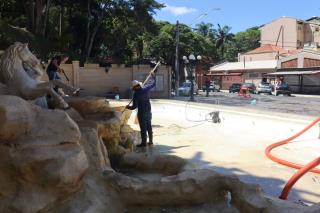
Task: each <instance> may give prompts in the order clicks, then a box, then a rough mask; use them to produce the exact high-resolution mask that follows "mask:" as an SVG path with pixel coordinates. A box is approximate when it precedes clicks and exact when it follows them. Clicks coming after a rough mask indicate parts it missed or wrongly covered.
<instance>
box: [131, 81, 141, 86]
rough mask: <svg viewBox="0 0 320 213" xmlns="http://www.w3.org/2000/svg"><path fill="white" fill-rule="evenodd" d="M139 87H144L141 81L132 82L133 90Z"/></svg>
mask: <svg viewBox="0 0 320 213" xmlns="http://www.w3.org/2000/svg"><path fill="white" fill-rule="evenodd" d="M138 85H139V86H140V87H142V83H141V82H140V81H137V80H133V81H132V88H133V87H135V86H138Z"/></svg>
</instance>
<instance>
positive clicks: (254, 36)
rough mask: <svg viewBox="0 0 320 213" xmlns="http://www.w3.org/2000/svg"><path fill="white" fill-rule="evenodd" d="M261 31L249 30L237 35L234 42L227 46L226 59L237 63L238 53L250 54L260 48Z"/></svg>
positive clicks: (255, 28) (256, 28) (254, 28)
mask: <svg viewBox="0 0 320 213" xmlns="http://www.w3.org/2000/svg"><path fill="white" fill-rule="evenodd" d="M259 41H260V30H259V28H258V27H253V28H249V29H247V30H246V31H244V32H239V33H236V34H235V36H234V37H233V39H232V41H231V42H229V43H228V44H227V45H226V54H225V57H226V59H227V60H228V61H237V59H238V53H244V52H248V51H250V50H253V49H255V48H257V47H259V46H260V42H259Z"/></svg>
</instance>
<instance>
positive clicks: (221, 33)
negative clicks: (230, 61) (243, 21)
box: [214, 24, 234, 58]
mask: <svg viewBox="0 0 320 213" xmlns="http://www.w3.org/2000/svg"><path fill="white" fill-rule="evenodd" d="M230 30H231V27H229V26H223V27H221V26H220V24H218V29H214V34H215V37H216V47H217V48H220V51H221V57H222V58H223V57H224V49H225V45H226V44H227V43H228V42H229V41H231V40H232V38H233V36H234V35H233V34H232V33H230Z"/></svg>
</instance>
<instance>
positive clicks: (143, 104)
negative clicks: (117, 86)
mask: <svg viewBox="0 0 320 213" xmlns="http://www.w3.org/2000/svg"><path fill="white" fill-rule="evenodd" d="M155 85H156V81H155V73H154V72H152V73H151V74H150V78H148V80H147V82H145V84H144V85H143V84H142V83H141V82H139V81H137V80H134V81H132V89H133V91H134V94H133V101H132V103H133V104H132V106H129V105H127V106H126V108H127V109H130V110H134V109H136V108H138V120H139V125H140V134H141V144H139V145H137V147H145V146H146V145H147V143H146V142H147V132H148V136H149V142H148V145H153V133H152V126H151V119H152V114H151V104H150V97H149V92H150V90H151V89H152V88H154V87H155Z"/></svg>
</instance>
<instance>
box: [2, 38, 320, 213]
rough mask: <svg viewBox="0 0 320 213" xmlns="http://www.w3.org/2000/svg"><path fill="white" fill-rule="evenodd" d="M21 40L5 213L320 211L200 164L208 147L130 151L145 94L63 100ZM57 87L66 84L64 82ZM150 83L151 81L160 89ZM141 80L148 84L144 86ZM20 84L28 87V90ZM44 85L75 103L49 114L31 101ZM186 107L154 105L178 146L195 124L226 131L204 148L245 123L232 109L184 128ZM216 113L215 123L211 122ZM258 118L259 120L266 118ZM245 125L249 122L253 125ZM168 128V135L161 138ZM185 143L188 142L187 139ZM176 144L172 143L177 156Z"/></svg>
mask: <svg viewBox="0 0 320 213" xmlns="http://www.w3.org/2000/svg"><path fill="white" fill-rule="evenodd" d="M14 45H16V46H13V47H10V48H8V50H7V51H6V52H5V53H4V54H3V55H2V57H1V62H0V80H1V85H0V94H1V95H0V153H1V155H0V156H1V157H0V159H1V160H0V162H1V163H0V170H1V172H0V180H1V181H0V189H1V190H0V211H1V212H9V213H10V212H26V213H29V212H30V213H31V212H97V213H98V212H112V213H113V212H114V213H118V212H119V213H121V212H130V213H140V212H141V213H142V212H184V213H187V212H310V213H311V212H314V213H315V212H319V211H320V206H319V205H316V204H315V205H313V206H304V205H301V204H297V203H294V202H291V201H284V200H281V199H278V198H277V197H272V196H270V195H267V194H266V193H264V191H263V190H262V189H261V187H260V186H259V185H256V184H249V183H245V182H244V181H242V180H240V179H239V178H238V177H237V176H235V175H225V174H220V173H218V172H217V171H216V170H215V169H210V168H209V167H205V166H203V167H202V168H199V165H197V163H199V162H200V159H201V156H202V154H201V153H198V154H197V155H196V156H195V158H194V160H192V159H191V160H187V159H188V158H182V157H179V156H175V155H174V154H170V153H169V152H170V151H169V150H170V146H165V145H164V144H162V145H160V144H158V142H157V143H156V144H155V145H153V146H154V148H152V149H147V150H146V151H145V152H134V151H132V146H133V143H139V141H137V137H136V136H137V135H138V132H137V130H136V129H135V127H134V126H133V124H131V123H129V122H128V120H129V119H130V117H131V111H129V110H125V109H126V108H130V109H134V108H135V106H137V105H138V108H139V104H140V102H139V101H140V100H141V99H139V98H140V97H139V96H137V95H135V96H134V98H133V105H132V106H131V105H130V107H128V102H124V101H117V100H110V101H106V100H105V99H104V98H98V97H84V96H81V94H80V97H69V98H67V99H65V100H64V99H62V98H61V97H60V96H58V95H56V94H55V93H54V90H53V87H54V86H55V84H52V83H40V82H37V81H36V80H32V78H31V77H30V76H28V75H27V74H24V73H26V71H25V66H24V64H27V65H28V69H32V70H34V71H39V72H38V73H40V74H41V73H42V68H41V66H38V65H39V63H38V62H39V60H38V59H37V58H36V57H35V56H34V55H33V54H32V53H31V52H30V51H29V49H28V47H27V45H23V44H14ZM15 47H16V49H14V48H15ZM158 66H160V63H158V64H157V65H156V66H155V67H154V68H153V69H152V71H151V72H150V75H149V76H150V78H153V79H154V76H155V75H156V72H155V71H156V69H157V68H158ZM152 81H153V80H152ZM10 82H16V83H15V84H11V83H10ZM147 82H148V81H147ZM55 83H57V84H58V85H59V86H64V87H66V85H63V84H61V83H60V82H59V83H58V82H55ZM151 83H152V84H151V86H150V87H152V86H153V82H151ZM41 85H43V88H42V86H41ZM134 86H140V87H141V89H144V88H148V89H149V88H150V87H148V86H147V85H140V83H139V82H138V83H137V82H136V84H135V85H134ZM22 87H24V88H28V89H25V90H24V91H22V90H21V88H22ZM39 87H40V88H41V89H45V91H47V92H49V93H50V94H52V96H54V97H55V98H56V101H57V102H58V103H59V106H61V107H62V108H66V106H70V109H66V110H59V109H55V110H50V109H45V108H41V107H39V106H36V105H35V104H34V103H33V102H32V100H34V99H35V98H37V97H41V96H43V95H44V93H43V91H42V90H40V89H39ZM68 88H69V87H68ZM70 89H71V88H70ZM19 91H20V93H19ZM142 91H143V90H142ZM137 94H138V93H137ZM146 94H147V93H146ZM143 95H145V94H143ZM144 100H147V101H148V99H144ZM147 104H148V103H147ZM179 104H181V103H175V104H174V105H172V104H166V103H164V104H161V101H159V102H158V103H156V102H152V105H153V106H154V110H153V115H155V118H156V119H157V120H156V121H157V122H159V123H157V124H159V125H160V127H161V126H163V127H164V128H163V130H161V128H159V129H157V130H156V131H154V135H153V136H154V137H156V139H159V141H160V140H161V139H165V140H167V141H168V142H169V141H170V140H176V139H178V138H179V137H182V140H181V145H180V148H188V147H189V146H190V147H191V146H192V144H191V143H190V142H189V141H187V140H185V138H184V137H185V134H182V133H184V131H185V130H187V129H188V130H190V128H203V129H206V128H207V129H208V131H211V132H212V131H221V132H220V133H218V132H217V133H216V134H215V136H214V137H211V138H208V137H207V139H206V140H205V141H202V144H203V145H205V144H208V143H209V142H210V141H211V142H214V143H215V142H217V141H216V140H215V139H216V138H215V137H219V135H223V133H222V131H223V128H225V127H226V126H224V125H229V126H228V127H229V128H230V129H229V130H233V128H234V127H233V126H232V125H233V123H235V122H236V123H237V122H238V121H240V120H237V119H238V118H237V116H235V115H230V113H233V112H230V110H229V111H228V110H227V109H222V108H221V109H219V113H220V114H219V113H218V114H217V113H212V119H211V121H210V122H208V119H204V121H203V122H202V123H201V124H203V125H204V126H198V127H195V126H192V127H191V126H185V125H189V124H190V123H192V122H190V121H188V120H186V119H185V118H186V117H185V116H186V114H185V111H183V110H181V108H179ZM194 104H195V105H194ZM194 104H191V105H190V106H188V107H189V108H188V112H187V114H188V116H194V115H198V116H199V112H200V116H204V118H205V116H207V115H208V113H210V112H217V111H218V110H217V109H212V108H210V110H207V109H206V108H201V107H199V106H197V105H196V103H194ZM197 107H198V108H197ZM139 110H140V108H139ZM148 112H149V111H148ZM140 113H141V111H140ZM228 113H229V114H228ZM242 113H245V112H242ZM143 116H144V115H143ZM213 118H214V119H216V120H215V121H216V122H212V121H213ZM220 118H221V120H220ZM141 119H143V118H141V117H140V118H139V120H140V122H141ZM161 119H167V120H170V119H171V120H170V121H172V122H174V124H175V125H176V126H177V125H180V126H182V127H183V128H181V130H179V131H180V132H176V131H174V132H172V134H171V133H170V131H173V130H176V129H174V128H173V126H171V127H168V128H167V127H166V126H165V125H166V124H165V123H161ZM217 119H219V120H217ZM241 119H242V118H241ZM148 122H150V119H149V118H148V119H147V124H146V125H147V126H149V125H150V124H149V123H148ZM220 122H221V123H220ZM256 122H257V123H259V122H258V120H257V121H256ZM242 123H243V124H244V126H246V127H249V126H250V125H252V123H253V122H251V121H250V123H249V122H248V123H246V122H244V121H242ZM141 125H142V124H141V123H140V127H141ZM257 125H258V124H257ZM225 129H227V128H225ZM141 130H144V126H142V128H141ZM147 130H149V129H148V128H147ZM243 132H245V131H243ZM150 133H151V132H150ZM160 133H163V135H158V134H160ZM173 135H175V136H176V138H175V137H174V136H173ZM141 136H142V137H143V138H142V144H141V145H143V146H144V145H145V142H146V141H145V138H144V137H145V132H143V133H142V134H141ZM149 136H150V135H149ZM187 136H188V135H187ZM189 136H190V135H189ZM223 136H224V135H223ZM202 137H204V136H202ZM241 137H242V136H241ZM124 139H125V140H124ZM179 141H180V139H179ZM183 141H184V142H188V143H190V144H189V145H185V144H183ZM150 142H153V141H152V140H151V141H149V143H150ZM234 142H236V141H234ZM194 143H196V142H194ZM226 143H227V140H226ZM229 145H230V144H229ZM157 146H159V150H158V148H157ZM226 146H227V144H224V150H225V151H224V152H220V155H225V156H226V160H227V158H229V157H227V156H228V155H229V154H228V150H226V148H225V147H226ZM214 147H215V149H219V148H221V147H222V146H221V145H219V144H218V143H215V146H214ZM178 149H179V148H174V147H172V148H171V153H174V150H178ZM230 149H231V146H230ZM157 150H158V151H157ZM163 150H167V151H163ZM207 151H211V150H210V149H208V150H207ZM185 154H186V155H187V154H188V152H185ZM214 156H216V157H218V155H214ZM230 159H231V158H230ZM194 162H197V163H194ZM313 166H314V165H313ZM124 171H130V172H124ZM219 172H220V171H219ZM136 173H139V176H136V175H135V174H136Z"/></svg>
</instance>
